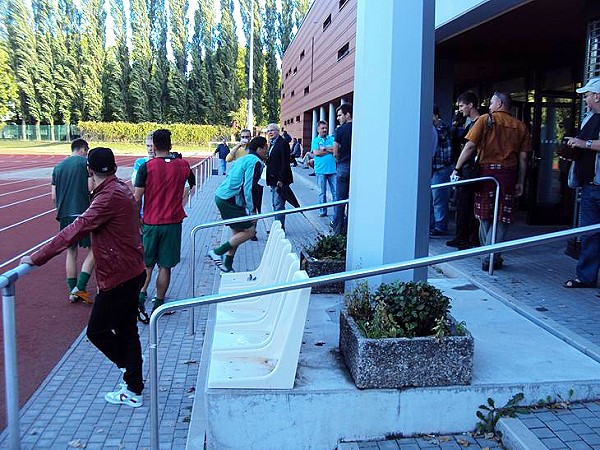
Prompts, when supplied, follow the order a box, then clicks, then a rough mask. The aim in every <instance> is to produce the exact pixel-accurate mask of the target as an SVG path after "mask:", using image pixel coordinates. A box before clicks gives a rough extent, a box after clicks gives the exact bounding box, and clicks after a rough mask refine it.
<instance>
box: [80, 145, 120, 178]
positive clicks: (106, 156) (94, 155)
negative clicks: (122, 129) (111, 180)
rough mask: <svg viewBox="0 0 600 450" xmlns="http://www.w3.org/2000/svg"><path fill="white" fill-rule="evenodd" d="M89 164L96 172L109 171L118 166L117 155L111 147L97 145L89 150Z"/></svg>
mask: <svg viewBox="0 0 600 450" xmlns="http://www.w3.org/2000/svg"><path fill="white" fill-rule="evenodd" d="M87 163H88V166H90V169H92V170H93V171H94V172H98V173H109V172H114V171H115V169H116V168H117V165H116V163H115V155H114V154H113V152H112V150H111V149H110V148H106V147H96V148H93V149H91V150H90V151H89V153H88V157H87Z"/></svg>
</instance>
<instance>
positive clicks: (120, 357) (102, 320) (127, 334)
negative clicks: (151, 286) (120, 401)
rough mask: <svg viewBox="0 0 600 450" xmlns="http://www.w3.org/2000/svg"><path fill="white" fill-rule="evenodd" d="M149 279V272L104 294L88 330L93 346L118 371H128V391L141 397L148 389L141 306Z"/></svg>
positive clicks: (91, 317) (126, 379)
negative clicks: (144, 374) (139, 324)
mask: <svg viewBox="0 0 600 450" xmlns="http://www.w3.org/2000/svg"><path fill="white" fill-rule="evenodd" d="M145 279H146V272H142V273H141V274H139V275H138V276H136V277H134V278H132V279H131V280H129V281H126V282H124V283H121V284H120V285H118V286H116V287H114V288H112V289H109V290H107V291H100V293H99V294H98V295H97V296H96V301H95V302H94V306H93V307H92V314H91V315H90V321H89V323H88V327H87V337H88V338H89V340H90V342H91V343H92V344H94V345H95V346H96V347H97V348H98V350H100V351H101V352H102V353H104V354H105V355H106V357H107V358H108V359H110V360H111V361H112V362H113V363H115V364H116V365H117V367H118V368H120V369H122V368H124V369H125V375H124V376H123V380H124V381H125V383H127V389H129V390H130V391H131V392H134V393H135V394H138V395H139V394H141V393H142V390H143V389H144V381H143V379H142V346H141V344H140V336H139V334H138V328H137V305H138V295H139V292H140V288H141V287H142V286H143V285H144V280H145Z"/></svg>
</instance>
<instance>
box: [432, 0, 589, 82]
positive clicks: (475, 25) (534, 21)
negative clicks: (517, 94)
mask: <svg viewBox="0 0 600 450" xmlns="http://www.w3.org/2000/svg"><path fill="white" fill-rule="evenodd" d="M490 4H495V5H496V8H497V7H499V6H502V7H503V8H504V9H503V11H506V10H508V12H505V13H502V14H500V15H497V16H494V12H495V11H493V10H490V8H493V6H492V5H490ZM496 13H497V12H496ZM598 14H600V5H599V4H598V2H595V1H594V2H592V1H587V0H569V1H559V0H533V1H529V2H523V1H518V0H506V1H498V2H495V1H494V2H486V3H484V4H482V5H481V6H479V7H477V8H474V9H473V10H471V11H469V12H467V13H465V14H464V15H463V16H461V17H459V18H457V19H455V20H453V21H452V22H449V23H447V24H445V25H442V26H440V27H439V28H438V29H437V30H436V41H437V45H436V58H437V60H438V61H447V62H450V63H451V64H450V67H453V78H454V85H455V86H460V87H468V86H474V85H478V84H480V83H485V82H494V81H498V80H503V79H509V78H512V77H517V76H519V77H520V76H527V75H529V74H532V73H534V72H535V71H536V69H542V70H550V69H552V68H565V67H571V68H572V70H573V73H572V75H573V76H574V77H575V78H576V79H577V80H578V79H579V78H580V74H581V72H582V69H583V63H584V54H585V48H586V43H585V40H586V30H587V20H588V19H590V18H593V17H594V16H595V15H598ZM460 29H462V30H466V31H462V32H460Z"/></svg>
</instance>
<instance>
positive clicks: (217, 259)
mask: <svg viewBox="0 0 600 450" xmlns="http://www.w3.org/2000/svg"><path fill="white" fill-rule="evenodd" d="M206 256H208V257H209V258H210V259H212V260H213V262H214V263H215V264H216V265H217V267H219V268H220V267H221V265H222V264H223V255H217V254H216V253H215V251H214V250H210V251H209V252H208V254H207V255H206Z"/></svg>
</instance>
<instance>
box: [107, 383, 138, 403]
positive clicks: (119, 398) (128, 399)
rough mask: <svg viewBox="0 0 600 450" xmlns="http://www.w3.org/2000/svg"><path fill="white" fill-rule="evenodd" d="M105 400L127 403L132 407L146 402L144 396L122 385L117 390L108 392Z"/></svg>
mask: <svg viewBox="0 0 600 450" xmlns="http://www.w3.org/2000/svg"><path fill="white" fill-rule="evenodd" d="M104 400H106V401H107V402H108V403H112V404H113V405H127V406H131V407H132V408H139V407H140V406H142V405H143V404H144V400H143V397H142V396H141V395H137V394H134V393H133V392H131V391H130V390H129V389H127V386H121V389H119V390H118V391H115V392H107V393H106V394H105V395H104Z"/></svg>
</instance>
